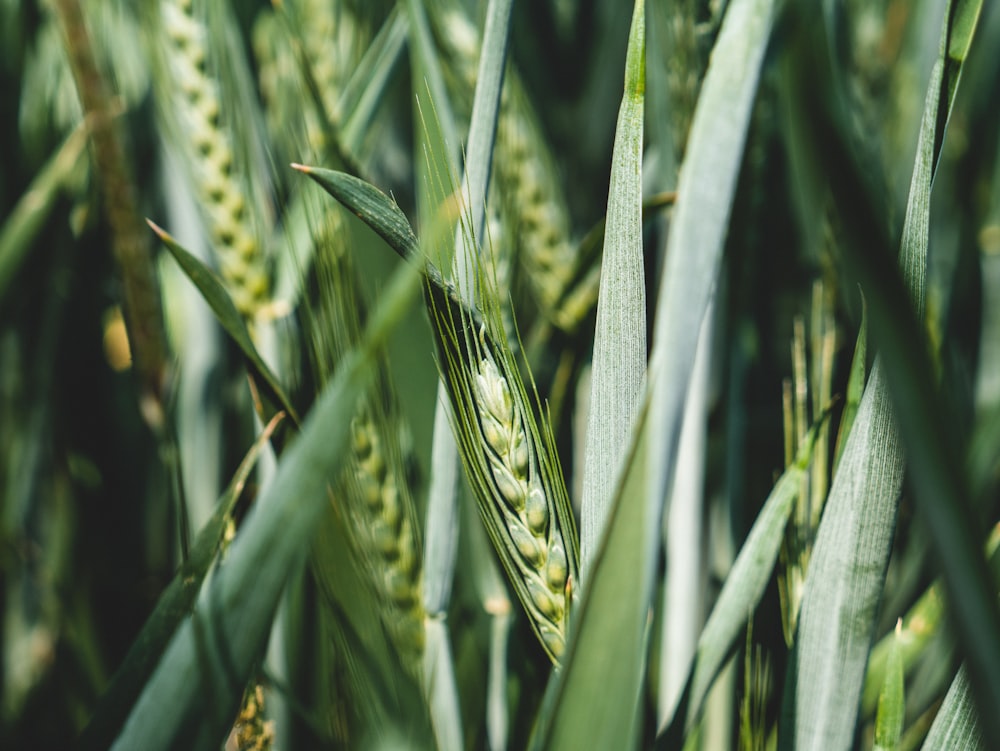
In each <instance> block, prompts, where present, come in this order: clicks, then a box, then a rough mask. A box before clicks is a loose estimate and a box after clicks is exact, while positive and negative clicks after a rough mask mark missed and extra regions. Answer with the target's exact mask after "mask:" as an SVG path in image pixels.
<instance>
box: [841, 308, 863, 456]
mask: <svg viewBox="0 0 1000 751" xmlns="http://www.w3.org/2000/svg"><path fill="white" fill-rule="evenodd" d="M867 357H868V321H867V317H866V314H865V312H864V308H863V307H862V313H861V325H860V326H858V338H857V341H856V342H855V344H854V357H853V358H852V359H851V374H850V376H848V379H847V399H846V400H845V403H844V411H843V413H842V414H841V416H840V428H839V429H838V431H837V443H836V446H835V448H834V452H833V473H834V474H836V473H837V467H838V466H840V456H841V454H842V453H843V452H844V446H845V445H846V443H847V437H848V436H849V435H850V434H851V428H852V427H854V419H855V418H856V417H857V414H858V407H860V406H861V397H862V395H863V394H864V392H865V376H866V374H867V373H868V364H867V359H866V358H867Z"/></svg>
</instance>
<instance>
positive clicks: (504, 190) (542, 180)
mask: <svg viewBox="0 0 1000 751" xmlns="http://www.w3.org/2000/svg"><path fill="white" fill-rule="evenodd" d="M433 17H434V19H435V21H436V30H437V32H438V33H437V38H438V39H439V42H440V44H441V45H442V47H443V49H444V51H445V54H446V57H447V59H448V61H449V62H450V64H451V66H452V69H453V74H454V75H453V77H454V78H456V79H457V81H453V83H454V85H455V86H456V88H461V89H462V90H464V91H466V92H471V91H472V90H473V89H474V87H475V82H476V77H477V74H478V63H479V55H480V37H479V32H478V31H477V30H476V28H475V27H474V26H473V25H472V24H471V23H470V21H469V20H468V19H467V18H466V17H465V15H464V13H463V12H461V11H460V10H458V9H454V8H446V9H442V8H438V9H437V12H436V13H435V14H434V16H433ZM493 165H494V173H493V174H494V179H495V183H496V187H497V188H498V190H499V194H500V201H501V203H502V206H503V213H502V216H503V217H504V218H505V219H506V221H507V222H508V224H510V225H511V226H510V230H509V232H508V234H509V235H510V236H511V237H512V238H515V243H516V248H515V252H516V253H517V256H518V258H519V260H520V262H521V264H522V265H523V267H524V270H525V272H526V273H527V277H528V280H529V282H530V284H531V287H532V289H533V290H534V293H535V297H536V298H537V301H538V304H539V307H540V308H541V310H542V313H543V314H544V315H545V316H546V317H548V318H549V319H550V320H551V321H552V322H553V323H555V324H556V325H557V326H558V327H560V328H562V329H564V330H567V331H571V330H573V329H574V328H575V327H576V326H577V324H579V323H580V321H581V320H583V318H584V317H585V316H586V315H587V313H589V312H590V310H591V309H592V308H593V306H594V305H595V304H596V302H597V288H598V285H597V283H596V282H597V277H596V275H594V274H591V275H588V276H587V277H585V280H584V282H583V283H582V284H581V285H579V286H577V287H576V288H575V289H573V290H570V286H571V284H572V282H573V279H574V276H575V274H576V272H577V265H578V263H579V259H578V257H577V255H578V254H577V246H576V245H575V244H574V243H572V242H571V240H570V218H569V209H568V208H567V205H566V198H565V195H564V193H563V190H562V187H561V186H560V184H559V182H558V180H557V176H558V174H559V170H558V169H557V168H556V162H555V158H554V157H553V155H552V153H551V151H550V150H549V147H548V144H547V142H546V140H545V137H544V135H543V132H542V128H541V125H540V124H539V122H538V117H537V115H536V114H535V111H534V109H533V108H532V106H531V102H530V101H529V99H528V96H527V94H526V93H525V91H524V87H523V86H522V85H521V82H520V79H519V77H518V75H517V72H516V71H515V70H514V68H513V66H508V70H507V73H506V76H505V79H504V88H503V92H502V94H501V100H500V114H499V119H498V122H497V140H496V152H495V157H494V160H493Z"/></svg>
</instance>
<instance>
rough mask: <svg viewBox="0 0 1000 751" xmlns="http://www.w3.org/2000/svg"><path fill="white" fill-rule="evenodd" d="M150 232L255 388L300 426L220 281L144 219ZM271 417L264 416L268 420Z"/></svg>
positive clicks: (296, 416) (285, 396)
mask: <svg viewBox="0 0 1000 751" xmlns="http://www.w3.org/2000/svg"><path fill="white" fill-rule="evenodd" d="M146 221H147V223H148V224H149V226H150V227H151V228H152V230H153V232H155V233H156V235H157V236H158V237H159V238H160V240H162V241H163V244H164V245H165V246H166V248H167V250H169V251H170V254H171V255H172V256H173V257H174V258H175V259H176V260H177V263H178V264H179V265H180V267H181V269H182V270H183V271H184V273H185V274H187V276H188V278H189V279H190V280H191V282H192V283H193V284H194V285H195V286H196V287H197V288H198V290H199V291H200V292H201V294H202V296H203V297H204V298H205V302H207V303H208V305H209V307H211V308H212V311H213V312H214V313H215V316H216V318H217V319H218V321H219V324H220V325H221V326H222V328H223V329H224V330H225V332H226V333H227V334H229V336H230V337H231V338H232V340H233V341H234V342H235V343H236V346H238V347H239V348H240V351H241V352H243V355H244V357H246V359H247V366H248V367H249V369H250V372H251V374H252V375H253V376H254V377H255V380H256V381H258V384H257V385H258V388H260V389H261V390H262V391H263V393H264V394H265V395H266V396H267V397H269V398H270V399H271V400H272V402H273V403H274V404H275V405H278V406H279V407H280V409H282V410H283V411H284V412H285V413H286V414H288V416H289V417H290V418H291V420H292V422H293V423H294V424H295V425H299V424H300V423H301V421H300V419H299V416H298V413H297V412H296V410H295V408H294V407H293V406H292V403H291V400H290V399H289V398H288V396H287V395H286V394H285V391H284V389H283V388H282V386H281V384H280V383H279V382H278V378H277V376H275V375H274V373H273V372H272V371H271V369H270V368H269V367H268V365H267V363H266V362H264V359H263V358H262V357H261V356H260V354H259V353H258V352H257V348H256V346H255V345H254V343H253V340H252V339H251V338H250V332H249V331H248V330H247V327H246V323H245V320H244V318H243V316H242V315H240V312H239V311H238V310H237V309H236V306H235V305H234V304H233V301H232V298H231V297H230V296H229V294H228V293H227V292H226V290H225V287H224V286H223V284H222V281H221V280H220V279H219V278H218V277H217V276H216V275H215V274H214V273H213V272H212V271H211V270H210V269H209V268H208V267H207V266H206V265H205V264H204V263H202V262H201V261H200V260H199V259H198V258H196V257H195V256H194V255H192V254H191V253H189V252H188V251H187V250H185V249H184V248H183V247H182V246H181V245H180V243H178V242H177V241H176V240H175V239H174V238H173V237H171V236H170V235H169V234H167V232H166V231H165V230H163V229H162V228H160V227H158V226H157V225H156V224H154V223H153V222H151V221H149V220H148V219H147V220H146ZM271 416H272V415H266V416H265V417H267V418H270V417H271Z"/></svg>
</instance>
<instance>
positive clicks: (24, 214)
mask: <svg viewBox="0 0 1000 751" xmlns="http://www.w3.org/2000/svg"><path fill="white" fill-rule="evenodd" d="M86 145H87V130H86V128H85V127H84V125H83V124H81V125H80V126H78V127H77V129H76V130H74V131H73V132H72V133H70V134H69V136H67V138H66V140H65V141H63V143H62V146H60V147H59V149H58V150H57V151H56V153H55V154H53V155H52V157H51V158H50V159H49V161H48V162H47V163H46V164H45V166H44V167H42V169H41V170H39V172H38V174H37V175H35V179H34V180H32V181H31V185H30V186H29V187H28V190H27V191H26V192H25V194H24V195H23V196H21V199H20V200H19V201H18V202H17V205H16V206H15V207H14V210H13V211H11V212H10V214H9V215H8V216H7V219H6V220H5V221H4V223H3V228H0V300H3V297H4V294H5V293H6V291H7V287H8V285H9V284H10V282H11V280H12V279H13V278H14V276H15V275H16V274H17V271H18V269H19V268H20V266H21V264H22V263H23V262H24V259H25V257H26V256H27V254H28V251H29V250H30V249H31V243H32V242H33V241H34V239H35V237H37V236H38V233H39V232H40V231H41V229H42V228H43V227H44V226H45V221H46V220H47V219H48V216H49V213H50V212H51V211H52V206H53V205H54V204H55V201H56V198H57V197H58V195H59V191H60V190H61V189H62V188H63V186H64V185H65V184H66V181H67V180H68V179H69V178H70V176H71V175H72V174H73V172H74V171H75V170H76V166H77V164H79V163H80V156H81V155H82V154H83V152H84V149H85V147H86Z"/></svg>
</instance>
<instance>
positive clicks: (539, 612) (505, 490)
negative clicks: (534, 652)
mask: <svg viewBox="0 0 1000 751" xmlns="http://www.w3.org/2000/svg"><path fill="white" fill-rule="evenodd" d="M485 276H486V275H485V274H483V273H480V274H479V284H478V287H479V289H480V293H481V295H482V296H483V298H484V300H485V305H484V306H483V307H485V309H486V312H485V314H483V315H481V314H479V313H477V312H476V310H475V308H472V307H471V306H467V305H465V304H463V303H462V301H461V300H459V299H458V298H457V297H456V296H455V294H453V293H452V292H451V291H450V290H447V289H445V288H443V287H441V286H439V285H437V284H435V283H434V282H432V281H431V280H430V279H428V282H427V285H426V299H427V306H428V311H429V312H430V317H431V324H432V329H433V331H434V335H435V340H436V342H437V346H438V354H439V367H440V369H441V374H442V378H443V379H444V382H445V384H446V385H447V390H448V395H449V398H450V401H451V407H452V429H453V431H454V433H455V437H456V442H457V444H458V449H459V454H460V455H461V457H462V462H463V464H464V466H465V471H466V475H467V477H468V478H469V484H470V486H471V487H472V490H473V493H474V494H475V497H476V501H477V503H478V505H479V510H480V513H481V515H482V518H483V521H484V523H485V525H486V530H487V532H488V533H489V536H490V539H491V540H492V542H493V546H494V548H495V549H496V551H497V554H498V555H499V557H500V561H501V563H502V564H503V567H504V569H505V570H506V572H507V576H508V578H509V579H510V581H511V584H512V585H513V587H514V591H515V592H516V593H517V596H518V598H519V599H520V600H521V604H522V605H523V606H524V609H525V611H526V612H527V614H528V617H529V619H530V621H531V625H532V628H533V629H534V631H535V633H536V635H537V636H538V638H539V640H540V641H541V643H542V646H543V647H544V648H545V651H546V652H547V653H548V654H549V656H550V657H551V658H552V660H553V661H554V662H556V663H558V662H559V659H560V657H561V656H562V654H563V651H564V650H565V646H566V638H567V632H568V628H569V619H570V612H569V611H570V606H571V603H572V599H573V594H574V583H575V582H576V581H577V578H578V574H577V571H578V565H579V564H578V560H579V552H578V542H577V537H576V526H575V522H574V519H573V515H572V512H571V510H570V504H569V497H568V495H567V493H566V485H565V482H564V480H563V476H562V470H561V467H560V464H559V460H558V457H557V456H556V452H555V449H554V442H553V439H552V435H551V432H550V430H549V428H548V425H547V424H544V423H542V422H541V421H539V420H538V419H537V418H536V411H535V410H534V409H533V408H532V405H531V403H530V401H529V399H528V395H527V392H526V390H525V387H524V383H523V381H522V380H521V376H520V372H519V370H518V367H517V363H516V362H515V361H514V356H513V354H512V352H511V350H510V348H509V347H508V345H507V344H506V338H505V337H504V336H502V327H501V326H500V323H499V315H500V314H499V308H498V306H497V305H496V303H495V299H494V298H492V296H491V295H492V293H491V287H490V285H489V283H488V282H487V280H486V278H485ZM536 405H537V395H536Z"/></svg>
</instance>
